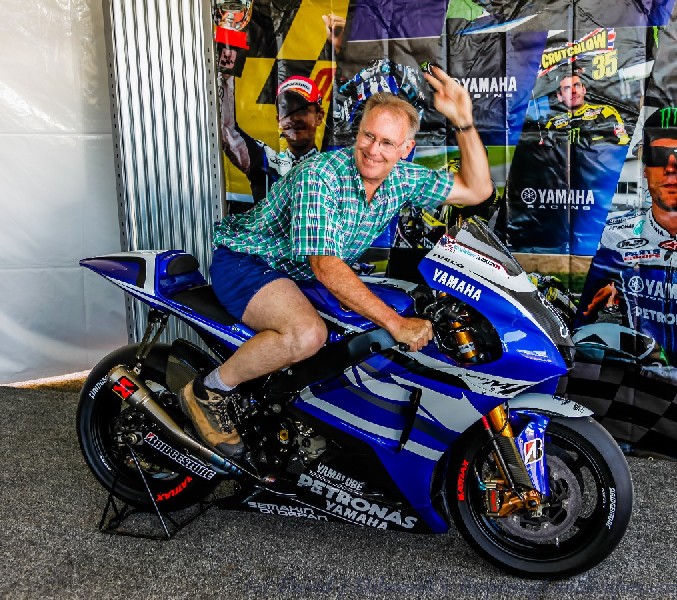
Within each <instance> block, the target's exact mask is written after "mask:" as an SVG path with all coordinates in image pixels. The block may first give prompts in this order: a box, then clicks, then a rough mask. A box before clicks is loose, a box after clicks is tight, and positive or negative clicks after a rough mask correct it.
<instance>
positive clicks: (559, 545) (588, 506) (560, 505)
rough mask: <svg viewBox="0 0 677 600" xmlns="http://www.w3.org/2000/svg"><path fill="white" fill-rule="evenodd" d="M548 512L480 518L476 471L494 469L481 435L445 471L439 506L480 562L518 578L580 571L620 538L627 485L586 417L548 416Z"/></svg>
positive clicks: (611, 444) (616, 459)
mask: <svg viewBox="0 0 677 600" xmlns="http://www.w3.org/2000/svg"><path fill="white" fill-rule="evenodd" d="M545 442H546V448H545V453H546V457H547V466H548V472H549V480H550V497H549V499H550V506H549V507H548V508H545V509H544V511H543V515H542V517H540V518H539V517H535V516H533V514H532V513H529V512H527V511H521V512H518V513H517V514H514V515H511V516H508V517H503V518H492V517H489V516H487V514H486V508H485V504H484V495H483V492H482V491H481V490H480V487H479V485H478V479H477V476H476V473H478V474H480V476H490V475H491V474H493V472H494V471H495V465H494V463H493V458H492V448H491V446H490V444H489V442H488V441H487V436H486V434H484V433H480V434H478V435H474V436H473V437H472V438H471V439H469V440H468V443H467V444H464V447H463V449H462V451H461V452H460V453H459V454H458V455H457V456H456V457H454V458H452V460H451V461H450V465H449V478H448V486H447V500H448V504H449V507H450V509H451V513H452V515H453V517H454V521H455V523H456V526H457V527H458V529H459V531H460V532H461V534H462V535H463V537H464V538H465V539H466V540H467V541H468V543H469V544H470V545H471V546H472V547H473V548H474V549H475V550H476V551H477V552H478V553H479V554H480V555H481V556H483V557H484V558H486V559H487V560H488V561H490V562H491V563H493V564H495V565H497V566H498V567H500V568H502V569H504V570H506V571H508V572H511V573H513V574H515V575H519V576H520V577H526V578H532V579H550V578H552V579H555V578H562V577H568V576H571V575H574V574H576V573H580V572H583V571H586V570H588V569H590V568H592V567H593V566H595V565H596V564H598V563H599V562H601V561H602V560H604V559H605V558H606V557H607V556H608V555H609V554H611V552H612V551H613V550H614V548H615V547H616V546H617V545H618V543H619V542H620V541H621V539H622V538H623V535H624V533H625V530H626V528H627V526H628V523H629V521H630V515H631V512H632V502H633V489H632V480H631V478H630V470H629V469H628V465H627V462H626V460H625V457H624V456H623V454H622V452H621V451H620V449H619V448H618V445H617V444H616V442H615V441H614V440H613V438H612V437H611V436H610V435H609V433H608V432H607V431H606V430H605V429H604V428H602V426H601V425H599V424H598V423H597V422H595V421H593V420H592V419H590V418H563V417H557V418H553V419H552V420H551V422H550V424H549V425H548V429H547V431H546V439H545Z"/></svg>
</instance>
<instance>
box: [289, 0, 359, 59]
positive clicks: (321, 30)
mask: <svg viewBox="0 0 677 600" xmlns="http://www.w3.org/2000/svg"><path fill="white" fill-rule="evenodd" d="M347 13H348V2H347V0H340V1H338V2H336V1H334V2H327V0H319V1H318V0H304V1H303V2H302V3H301V6H300V7H299V10H298V12H297V13H296V18H295V19H294V22H293V23H292V25H291V27H290V28H289V33H288V34H287V37H286V38H285V40H284V43H283V44H282V47H281V48H280V50H279V52H278V53H277V57H278V58H279V59H286V60H308V59H310V58H312V59H315V58H317V57H318V56H319V55H320V52H322V48H324V44H325V43H326V41H327V31H326V29H325V26H324V22H323V21H322V16H323V15H327V14H333V15H335V16H338V17H343V18H345V17H346V15H347Z"/></svg>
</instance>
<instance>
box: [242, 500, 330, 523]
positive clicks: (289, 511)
mask: <svg viewBox="0 0 677 600" xmlns="http://www.w3.org/2000/svg"><path fill="white" fill-rule="evenodd" d="M247 505H248V506H249V508H252V509H254V510H257V511H259V512H260V513H261V514H263V515H278V516H280V517H294V518H296V519H313V520H315V521H328V520H329V518H328V517H325V516H324V515H318V514H317V513H316V512H315V509H313V508H309V507H306V506H288V505H285V504H269V503H265V502H247Z"/></svg>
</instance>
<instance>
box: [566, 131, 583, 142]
mask: <svg viewBox="0 0 677 600" xmlns="http://www.w3.org/2000/svg"><path fill="white" fill-rule="evenodd" d="M580 141H581V128H580V127H572V128H571V129H570V130H569V143H570V144H578V143H580Z"/></svg>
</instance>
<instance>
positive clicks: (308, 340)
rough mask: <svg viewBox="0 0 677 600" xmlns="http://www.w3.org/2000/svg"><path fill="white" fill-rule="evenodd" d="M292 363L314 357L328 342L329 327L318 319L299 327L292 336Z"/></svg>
mask: <svg viewBox="0 0 677 600" xmlns="http://www.w3.org/2000/svg"><path fill="white" fill-rule="evenodd" d="M291 338H292V339H291V354H292V362H298V361H300V360H303V359H305V358H309V357H311V356H313V355H314V354H315V353H317V351H318V350H319V349H320V348H322V346H324V343H325V342H326V341H327V327H326V326H325V324H324V321H322V320H321V319H319V318H318V319H317V320H316V321H312V322H309V323H305V324H303V326H299V327H297V328H296V329H295V330H294V331H293V332H292V335H291Z"/></svg>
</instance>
